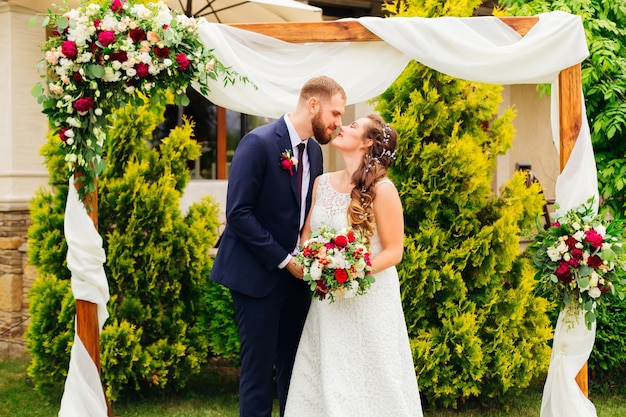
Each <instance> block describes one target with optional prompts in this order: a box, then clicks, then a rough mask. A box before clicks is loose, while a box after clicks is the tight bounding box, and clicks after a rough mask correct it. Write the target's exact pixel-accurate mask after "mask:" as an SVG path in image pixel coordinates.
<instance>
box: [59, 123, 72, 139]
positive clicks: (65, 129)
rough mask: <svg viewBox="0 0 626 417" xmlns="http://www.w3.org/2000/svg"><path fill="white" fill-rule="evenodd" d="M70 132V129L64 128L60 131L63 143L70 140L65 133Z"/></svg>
mask: <svg viewBox="0 0 626 417" xmlns="http://www.w3.org/2000/svg"><path fill="white" fill-rule="evenodd" d="M68 130H70V129H69V128H68V127H64V128H63V129H61V130H59V138H60V139H61V140H62V141H63V142H66V141H67V139H68V138H67V136H65V132H67V131H68Z"/></svg>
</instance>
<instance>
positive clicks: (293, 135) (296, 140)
mask: <svg viewBox="0 0 626 417" xmlns="http://www.w3.org/2000/svg"><path fill="white" fill-rule="evenodd" d="M284 119H285V124H286V125H287V131H288V132H289V139H290V140H291V147H292V148H293V149H296V146H298V145H299V144H301V143H304V144H305V145H306V144H307V142H308V140H309V138H306V139H304V140H302V138H300V136H298V132H296V128H295V127H294V126H293V123H291V120H289V113H287V114H285V117H284Z"/></svg>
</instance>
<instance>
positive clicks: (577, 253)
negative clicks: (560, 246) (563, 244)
mask: <svg viewBox="0 0 626 417" xmlns="http://www.w3.org/2000/svg"><path fill="white" fill-rule="evenodd" d="M572 257H574V258H576V259H579V260H580V259H582V258H583V251H582V250H580V249H578V248H576V249H572Z"/></svg>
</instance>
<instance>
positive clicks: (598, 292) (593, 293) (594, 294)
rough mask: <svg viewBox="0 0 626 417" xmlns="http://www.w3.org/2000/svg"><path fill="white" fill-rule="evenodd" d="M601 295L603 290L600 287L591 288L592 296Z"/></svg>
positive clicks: (590, 293)
mask: <svg viewBox="0 0 626 417" xmlns="http://www.w3.org/2000/svg"><path fill="white" fill-rule="evenodd" d="M600 295H602V292H601V291H600V288H598V287H593V288H592V289H590V290H589V296H590V297H591V298H598V297H600Z"/></svg>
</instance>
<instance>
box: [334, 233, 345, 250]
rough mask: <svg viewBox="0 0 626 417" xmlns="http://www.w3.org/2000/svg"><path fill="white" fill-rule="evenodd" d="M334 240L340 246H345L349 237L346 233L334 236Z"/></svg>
mask: <svg viewBox="0 0 626 417" xmlns="http://www.w3.org/2000/svg"><path fill="white" fill-rule="evenodd" d="M333 242H334V243H335V245H337V247H338V248H345V247H346V246H348V238H347V237H346V236H344V235H337V236H335V237H334V238H333Z"/></svg>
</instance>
